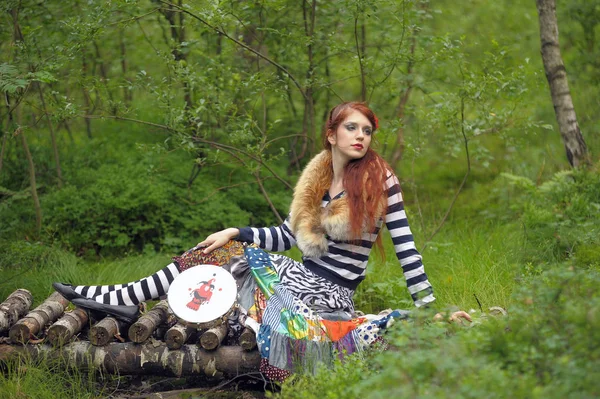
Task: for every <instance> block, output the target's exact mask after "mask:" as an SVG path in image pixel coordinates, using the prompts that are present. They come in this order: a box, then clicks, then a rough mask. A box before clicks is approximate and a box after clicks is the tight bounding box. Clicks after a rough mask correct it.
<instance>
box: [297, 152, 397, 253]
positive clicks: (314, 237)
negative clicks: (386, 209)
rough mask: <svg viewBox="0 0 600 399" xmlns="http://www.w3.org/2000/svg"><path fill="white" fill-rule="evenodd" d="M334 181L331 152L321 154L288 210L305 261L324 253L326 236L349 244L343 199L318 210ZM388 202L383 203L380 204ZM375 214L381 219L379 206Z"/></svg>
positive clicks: (306, 170)
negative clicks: (346, 241)
mask: <svg viewBox="0 0 600 399" xmlns="http://www.w3.org/2000/svg"><path fill="white" fill-rule="evenodd" d="M332 180H333V165H332V159H331V152H330V151H327V150H324V151H322V152H321V153H319V154H318V155H317V156H315V157H314V158H313V159H312V160H311V161H310V162H309V163H308V165H306V167H305V168H304V170H303V171H302V174H301V175H300V179H298V183H296V187H295V189H294V198H293V200H292V205H291V208H290V214H291V220H290V222H291V227H292V232H293V233H294V235H295V236H296V244H297V245H298V248H300V250H301V251H302V253H303V254H304V256H307V257H320V256H322V255H324V254H325V253H326V252H327V238H326V235H328V236H329V237H331V239H333V240H336V241H342V240H352V239H353V238H354V237H352V234H351V226H350V217H349V215H350V214H349V212H350V210H349V206H348V199H347V198H346V196H342V197H341V198H339V199H336V200H335V201H331V202H329V204H327V206H326V207H324V208H322V207H321V202H322V200H323V196H324V195H325V193H326V192H327V190H329V187H330V186H331V182H332ZM384 200H385V201H387V199H382V201H381V203H382V204H383V201H384ZM378 211H380V212H378V213H377V214H378V215H381V211H382V206H380V207H379V209H378Z"/></svg>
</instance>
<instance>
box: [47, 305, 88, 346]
mask: <svg viewBox="0 0 600 399" xmlns="http://www.w3.org/2000/svg"><path fill="white" fill-rule="evenodd" d="M87 322H88V315H87V313H86V311H85V310H83V309H80V308H76V309H73V310H72V311H71V312H67V313H65V314H64V315H63V317H61V318H60V319H59V320H58V321H57V322H56V323H54V324H52V325H51V326H50V328H48V333H47V334H46V336H47V337H48V341H50V343H51V344H52V345H54V346H56V345H64V344H65V343H67V342H69V340H70V339H71V338H73V336H74V335H75V334H77V333H78V332H80V331H81V330H82V329H83V327H84V326H85V325H86V324H87Z"/></svg>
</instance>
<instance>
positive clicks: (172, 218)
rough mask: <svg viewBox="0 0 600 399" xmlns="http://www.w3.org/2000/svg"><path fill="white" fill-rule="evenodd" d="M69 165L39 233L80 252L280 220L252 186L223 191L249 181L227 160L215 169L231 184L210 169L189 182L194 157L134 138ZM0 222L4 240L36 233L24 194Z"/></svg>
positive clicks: (102, 144)
mask: <svg viewBox="0 0 600 399" xmlns="http://www.w3.org/2000/svg"><path fill="white" fill-rule="evenodd" d="M65 163H66V164H69V167H68V170H69V172H68V173H67V174H66V175H65V180H66V182H67V183H66V184H65V186H64V187H63V188H62V189H58V188H52V189H48V190H46V192H45V193H43V194H42V195H41V196H40V201H41V207H42V211H43V228H44V231H43V235H42V237H41V238H42V239H44V240H45V241H50V242H55V243H57V244H59V245H60V246H62V247H63V248H66V249H68V250H70V251H73V252H75V253H76V254H78V255H93V256H97V255H102V256H106V255H122V254H124V253H127V252H129V251H135V252H154V251H168V252H179V251H182V250H184V249H187V248H189V247H190V246H192V245H195V244H196V243H198V242H199V241H200V240H202V239H203V237H205V236H206V235H207V234H209V233H212V232H214V231H216V230H219V229H222V228H224V227H229V226H245V225H248V224H254V225H270V224H273V223H276V221H275V220H274V219H275V218H274V216H273V214H272V212H271V211H270V209H269V208H268V206H266V205H265V201H264V198H262V196H261V194H260V191H259V190H258V188H257V187H256V186H255V185H251V184H246V185H243V186H240V187H234V188H232V189H229V190H228V191H227V190H219V188H220V187H223V186H226V185H227V184H231V182H233V183H237V182H239V181H243V180H244V179H247V176H245V175H234V174H232V171H231V170H229V169H228V167H227V166H226V165H223V166H220V167H216V169H220V171H219V170H217V172H220V174H222V175H225V176H227V177H228V179H229V181H230V183H224V182H223V181H222V180H220V179H219V178H218V177H216V176H214V175H213V174H212V173H208V171H207V172H203V173H201V174H200V175H199V177H198V178H197V179H196V181H195V182H194V184H193V185H192V186H191V187H188V186H187V178H188V176H187V174H189V170H190V168H191V166H192V162H191V161H190V159H189V157H188V156H187V155H186V154H183V153H181V152H179V153H174V154H166V155H165V154H160V153H159V154H156V153H152V152H149V151H140V150H139V149H137V148H135V146H132V145H131V143H129V144H128V143H121V144H118V145H116V144H112V145H109V142H108V140H93V141H92V142H90V143H88V144H86V145H82V146H81V148H79V149H78V151H77V152H76V154H71V155H70V157H69V158H67V160H66V161H65ZM214 169H215V168H213V169H211V171H212V172H213V173H214ZM232 185H233V184H232ZM272 194H273V196H272V197H273V201H274V202H275V203H276V204H277V206H279V207H281V208H285V201H284V200H283V199H282V198H283V197H284V196H283V195H278V193H277V191H276V190H273V191H272ZM280 212H282V213H283V212H285V210H284V211H280ZM0 219H2V220H3V221H5V223H3V224H4V227H5V228H4V229H3V230H2V231H1V232H0V238H4V239H14V238H15V237H17V238H21V237H23V236H29V235H31V234H32V233H31V231H32V230H33V228H32V227H31V224H32V223H33V220H34V219H35V218H34V216H33V209H32V206H31V198H30V197H29V196H27V195H23V196H20V197H17V198H12V199H10V200H7V201H4V202H2V203H0ZM27 220H29V221H30V222H29V223H25V221H27Z"/></svg>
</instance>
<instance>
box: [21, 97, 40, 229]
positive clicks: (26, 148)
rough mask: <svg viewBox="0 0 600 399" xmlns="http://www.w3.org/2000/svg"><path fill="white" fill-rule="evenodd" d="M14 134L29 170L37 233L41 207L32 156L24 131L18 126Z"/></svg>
mask: <svg viewBox="0 0 600 399" xmlns="http://www.w3.org/2000/svg"><path fill="white" fill-rule="evenodd" d="M20 109H21V106H20V105H19V106H18V107H17V120H18V121H19V124H20V119H21V110H20ZM16 134H19V135H20V136H21V143H22V144H23V150H24V151H25V158H27V166H28V170H29V186H30V187H31V198H33V207H34V209H35V231H36V234H37V235H39V234H40V231H41V230H42V207H41V205H40V199H39V197H38V194H37V183H36V181H35V165H34V164H33V157H32V156H31V151H29V145H28V144H27V138H26V137H25V132H24V131H23V130H22V129H21V128H20V127H19V128H17V132H16Z"/></svg>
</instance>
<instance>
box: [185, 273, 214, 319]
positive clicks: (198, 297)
mask: <svg viewBox="0 0 600 399" xmlns="http://www.w3.org/2000/svg"><path fill="white" fill-rule="evenodd" d="M214 276H216V274H213V277H214ZM215 281H216V279H214V278H211V279H210V280H208V281H200V282H199V283H198V284H199V286H198V288H196V289H194V290H192V288H188V291H191V292H190V296H191V297H192V300H191V301H189V302H188V303H187V305H186V306H187V307H188V308H190V309H192V310H198V309H199V308H200V306H201V305H203V304H205V303H206V304H208V303H209V301H210V298H212V294H213V291H214V290H215V284H214V283H215ZM221 290H222V288H219V291H221Z"/></svg>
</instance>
